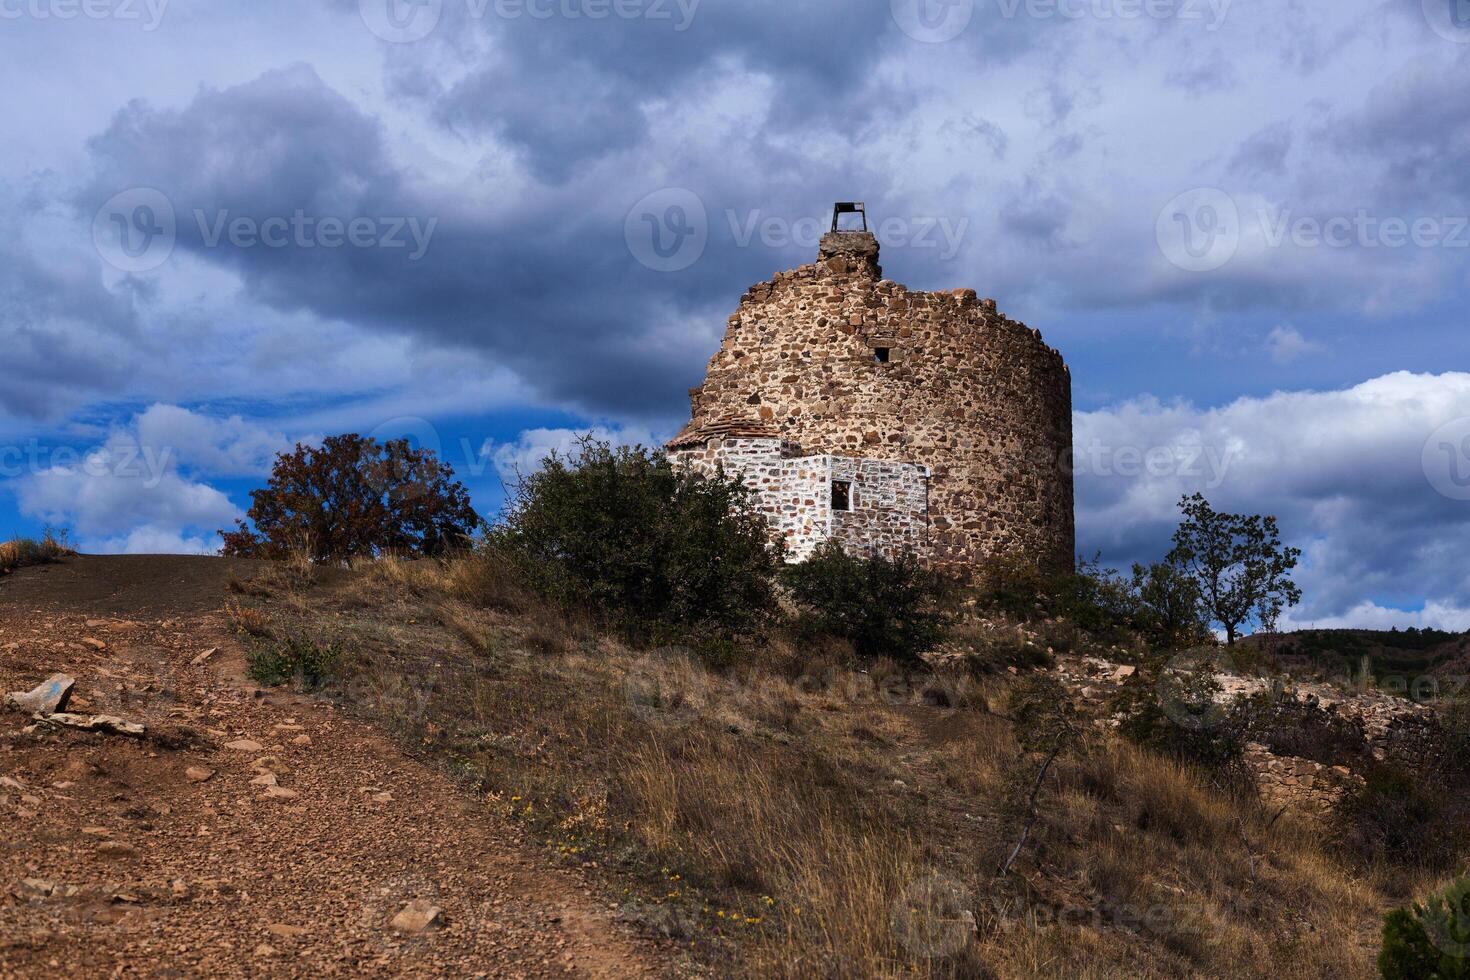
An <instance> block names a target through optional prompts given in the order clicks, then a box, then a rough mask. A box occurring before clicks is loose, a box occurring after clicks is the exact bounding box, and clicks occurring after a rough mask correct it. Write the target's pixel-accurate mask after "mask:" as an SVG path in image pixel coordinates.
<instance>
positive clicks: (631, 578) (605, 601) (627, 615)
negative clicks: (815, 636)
mask: <svg viewBox="0 0 1470 980" xmlns="http://www.w3.org/2000/svg"><path fill="white" fill-rule="evenodd" d="M488 546H489V547H492V548H494V549H497V550H498V551H499V552H500V553H502V554H504V555H506V556H508V557H510V558H511V559H512V560H513V561H514V562H515V563H516V564H517V566H518V567H519V568H520V570H521V572H522V574H523V575H524V576H525V578H526V580H527V582H528V583H529V584H530V585H531V586H532V587H533V588H535V589H536V591H538V592H540V593H542V594H544V595H547V596H549V597H550V598H552V599H553V600H555V601H557V602H559V603H561V604H564V605H566V606H569V607H576V608H578V609H584V610H589V611H591V612H592V613H593V614H594V615H596V616H597V617H598V618H600V619H601V620H602V621H603V622H605V623H606V624H608V625H610V626H612V627H614V628H616V629H618V630H620V631H621V632H622V633H623V634H624V635H625V636H626V637H627V638H628V639H629V640H631V641H632V642H635V643H656V642H679V643H685V644H688V645H690V646H693V647H695V648H697V649H699V650H700V651H701V652H703V653H705V654H706V655H707V656H710V657H713V658H716V659H723V658H726V657H727V656H728V655H729V653H730V650H731V649H732V647H731V641H732V640H733V638H734V637H735V636H736V635H737V634H743V633H746V632H750V631H757V632H758V631H760V630H761V629H762V628H763V627H764V626H765V625H766V623H767V621H768V620H769V618H770V617H771V615H772V614H773V613H774V611H775V608H776V598H775V591H774V583H775V575H776V569H777V567H778V566H779V565H780V562H781V558H780V551H779V549H778V548H776V547H774V546H773V545H772V542H771V535H770V527H769V525H768V524H767V523H766V520H765V518H763V517H762V516H761V515H760V514H759V513H758V512H757V511H756V509H755V504H754V501H753V498H752V494H751V492H750V491H749V490H748V489H747V488H746V487H745V486H744V485H743V484H741V483H740V482H739V481H738V480H733V479H725V478H723V477H721V478H718V479H703V478H701V477H699V476H696V475H693V474H690V473H686V472H683V471H679V470H675V469H674V468H673V467H672V466H671V465H670V463H669V461H668V460H667V459H666V458H665V457H664V456H663V455H661V454H659V453H655V452H650V451H649V450H646V449H644V448H643V447H641V446H639V447H632V448H629V447H621V448H618V449H616V450H615V449H612V448H611V447H610V446H609V445H608V444H607V443H605V442H600V441H598V440H595V439H591V438H584V439H583V440H582V441H581V442H580V443H579V445H578V447H577V449H576V450H574V451H573V453H572V454H571V455H570V456H569V457H562V456H560V455H559V454H556V453H553V454H552V455H551V456H550V457H548V458H547V459H546V460H545V461H544V462H543V463H542V466H541V469H539V470H538V471H537V472H535V473H533V474H531V475H530V476H528V477H526V478H524V479H523V480H521V482H520V483H519V484H518V485H517V486H516V487H515V488H514V489H513V491H512V496H511V500H510V502H509V504H508V506H507V509H506V513H505V514H504V515H503V517H502V518H501V520H500V521H499V522H498V523H497V524H496V526H495V527H493V528H491V529H490V532H489V535H488Z"/></svg>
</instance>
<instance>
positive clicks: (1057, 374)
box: [690, 232, 1074, 576]
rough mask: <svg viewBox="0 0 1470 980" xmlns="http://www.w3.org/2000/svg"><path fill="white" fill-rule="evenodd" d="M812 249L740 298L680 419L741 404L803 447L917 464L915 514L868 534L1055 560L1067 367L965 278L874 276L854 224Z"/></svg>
mask: <svg viewBox="0 0 1470 980" xmlns="http://www.w3.org/2000/svg"><path fill="white" fill-rule="evenodd" d="M818 258H819V260H818V262H817V263H815V264H813V265H804V266H801V267H800V268H797V269H794V270H791V271H789V272H782V273H779V274H778V275H777V276H776V277H775V278H774V279H771V280H769V281H767V282H763V283H759V284H757V285H756V286H753V287H752V288H751V289H750V291H749V292H747V293H746V294H745V295H744V296H743V297H742V298H741V301H740V308H739V310H738V311H737V312H736V313H735V314H734V315H733V316H731V317H730V319H729V322H728V326H727V329H726V332H725V337H724V340H723V342H722V343H721V345H720V349H719V351H718V352H717V353H716V354H715V355H714V356H713V357H712V358H711V359H710V362H709V369H708V373H707V375H706V377H705V381H704V384H703V385H702V386H701V387H699V388H696V389H693V390H691V392H690V400H691V404H692V410H693V411H692V414H693V420H692V422H691V423H690V429H691V430H692V429H697V428H698V427H699V426H700V425H702V424H705V423H707V422H709V421H711V420H714V419H718V418H722V417H726V418H728V417H744V418H748V419H751V420H754V421H760V422H764V423H766V424H768V425H770V426H771V427H772V428H773V429H774V430H776V431H777V432H778V433H779V434H780V436H781V437H782V438H783V439H786V440H788V441H791V442H794V443H797V444H799V445H800V446H801V447H802V449H803V451H804V452H807V453H814V454H828V455H834V456H841V457H850V458H864V459H874V460H886V461H891V460H899V459H901V460H909V461H913V463H914V464H916V465H920V466H927V467H928V468H929V472H930V477H929V479H928V481H927V497H928V499H927V511H928V523H927V527H925V528H924V529H923V533H922V534H919V533H918V532H917V530H916V529H914V528H907V527H905V528H897V527H895V528H893V529H892V530H891V531H890V532H885V534H880V535H878V537H879V538H880V541H881V544H880V546H884V547H886V546H887V542H889V541H893V542H897V541H900V540H902V541H911V540H919V541H922V545H923V550H922V551H921V552H920V554H921V557H924V558H927V559H928V560H929V561H930V563H931V564H933V565H935V566H938V567H941V568H944V569H946V570H949V571H953V572H956V573H958V574H961V575H966V576H969V575H972V574H973V573H974V571H975V570H976V565H977V563H978V562H980V561H982V560H983V559H985V558H986V557H987V556H990V555H997V554H1003V555H1019V556H1021V557H1023V558H1026V559H1028V560H1030V561H1032V562H1034V563H1036V564H1039V565H1041V566H1043V567H1048V568H1070V567H1071V566H1072V562H1073V549H1074V537H1073V520H1072V479H1071V444H1072V417H1071V409H1072V406H1071V379H1070V375H1069V374H1068V371H1067V368H1066V365H1065V364H1063V362H1062V358H1061V355H1059V354H1058V353H1057V352H1056V351H1055V350H1053V349H1052V348H1050V347H1048V346H1047V345H1046V344H1045V343H1043V342H1042V340H1041V335H1040V334H1039V333H1038V332H1037V331H1035V330H1032V329H1030V328H1028V327H1026V326H1025V325H1024V324H1021V323H1018V322H1016V321H1014V320H1011V319H1008V318H1007V317H1005V316H1004V315H1002V314H1001V313H999V312H997V311H996V308H995V303H994V301H993V300H981V299H977V297H976V294H975V291H974V290H970V289H962V290H955V291H953V292H915V291H911V290H909V289H907V288H906V287H904V286H902V285H899V284H898V283H895V282H891V281H889V280H887V279H884V278H883V276H882V271H881V269H880V268H879V266H878V261H877V260H878V243H877V241H876V240H875V239H874V238H873V236H872V235H870V234H867V233H865V232H839V233H835V234H832V235H828V236H825V237H824V238H823V240H822V247H821V250H820V252H819V257H818ZM878 348H884V349H886V351H887V360H886V362H885V361H882V360H881V359H880V358H879V357H878V356H877V355H876V353H875V352H876V350H877V349H878ZM820 497H821V495H815V496H813V497H812V498H811V499H820ZM803 499H806V498H803ZM851 520H853V519H844V520H842V521H839V522H838V528H839V533H845V532H846V525H847V524H848V523H849V522H850V521H851ZM853 533H854V534H858V532H853ZM858 536H859V537H861V536H862V535H861V534H858Z"/></svg>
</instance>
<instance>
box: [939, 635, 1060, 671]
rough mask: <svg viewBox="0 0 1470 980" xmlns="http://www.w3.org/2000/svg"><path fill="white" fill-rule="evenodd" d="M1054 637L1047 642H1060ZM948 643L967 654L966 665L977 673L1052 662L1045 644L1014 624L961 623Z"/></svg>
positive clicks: (1042, 665)
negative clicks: (1009, 625) (1005, 625)
mask: <svg viewBox="0 0 1470 980" xmlns="http://www.w3.org/2000/svg"><path fill="white" fill-rule="evenodd" d="M1054 639H1056V637H1051V636H1048V637H1047V642H1048V643H1049V644H1051V645H1053V646H1056V644H1055V643H1053V642H1052V641H1053V640H1054ZM948 646H949V647H953V648H955V649H957V650H959V651H960V652H961V653H963V654H964V656H965V667H966V668H967V669H968V670H969V671H970V673H972V674H974V675H976V676H977V677H978V676H983V675H986V674H998V673H1000V672H1002V671H1004V670H1005V669H1006V668H1008V667H1015V668H1016V669H1018V670H1020V669H1024V668H1028V667H1045V666H1047V665H1048V664H1050V663H1051V657H1050V656H1048V655H1047V652H1046V648H1045V647H1044V646H1041V645H1039V644H1037V643H1036V642H1034V641H1033V640H1031V639H1030V638H1029V637H1027V636H1026V635H1025V633H1024V632H1023V631H1021V630H1020V629H1017V628H1014V627H1010V628H1008V627H1004V626H1002V627H989V626H982V625H981V624H979V623H972V622H970V623H961V624H959V625H957V626H955V627H954V628H953V629H952V630H951V631H950V635H949V639H948ZM1057 649H1062V647H1057Z"/></svg>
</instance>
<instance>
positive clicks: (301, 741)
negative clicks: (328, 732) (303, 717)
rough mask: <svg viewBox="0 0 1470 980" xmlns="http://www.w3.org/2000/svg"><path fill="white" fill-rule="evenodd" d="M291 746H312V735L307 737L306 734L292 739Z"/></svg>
mask: <svg viewBox="0 0 1470 980" xmlns="http://www.w3.org/2000/svg"><path fill="white" fill-rule="evenodd" d="M291 744H292V745H310V744H311V736H310V735H305V734H303V735H297V736H296V737H295V738H293V739H291Z"/></svg>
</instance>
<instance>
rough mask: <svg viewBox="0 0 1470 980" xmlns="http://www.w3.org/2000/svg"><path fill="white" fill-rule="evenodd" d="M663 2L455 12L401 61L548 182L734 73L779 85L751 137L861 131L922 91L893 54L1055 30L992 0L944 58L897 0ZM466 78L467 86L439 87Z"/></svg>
mask: <svg viewBox="0 0 1470 980" xmlns="http://www.w3.org/2000/svg"><path fill="white" fill-rule="evenodd" d="M570 6H571V7H572V8H574V9H576V8H579V7H580V6H582V5H581V4H579V3H576V2H572V3H571V4H570ZM641 6H642V7H649V6H650V5H649V4H643V5H641ZM652 6H655V7H657V8H659V9H661V10H663V11H666V12H668V13H669V14H670V16H669V17H668V18H666V19H664V18H659V19H654V18H650V17H616V16H611V17H605V18H603V19H595V20H594V19H590V18H587V17H585V16H581V17H564V16H563V17H550V18H535V17H531V16H529V15H525V14H522V15H519V16H514V17H502V16H495V15H494V13H493V11H494V9H495V4H493V3H491V4H490V6H489V7H488V8H487V13H485V14H484V15H476V14H475V13H474V10H475V9H476V8H475V5H472V4H458V3H447V4H446V5H445V7H444V15H443V20H442V21H441V23H440V25H439V27H438V29H437V30H436V31H435V33H434V34H433V35H432V36H431V37H430V38H429V39H428V40H427V41H425V42H424V47H423V49H422V50H417V49H415V50H408V51H397V50H395V51H394V52H392V54H393V56H394V57H393V58H392V61H391V65H392V71H391V79H392V84H393V87H394V90H395V92H396V93H397V94H398V95H400V96H402V97H405V98H408V99H411V100H414V101H416V102H420V103H422V104H423V105H425V106H426V107H427V108H428V109H429V111H430V113H431V114H432V116H433V118H435V119H437V120H439V121H440V122H441V123H443V124H444V125H446V126H449V127H451V128H453V129H456V130H475V131H481V132H489V133H494V134H496V135H497V136H499V137H501V138H503V139H505V140H508V141H509V142H510V143H512V144H513V145H514V146H516V147H517V148H518V149H519V150H520V151H521V152H522V153H523V154H524V156H525V159H526V160H527V162H528V164H529V165H530V166H531V168H532V170H533V172H534V173H535V174H536V176H538V177H539V178H540V179H542V180H546V181H549V182H553V183H555V182H560V181H563V180H565V179H567V178H568V177H570V176H572V175H574V174H576V173H578V172H581V171H583V170H585V169H586V168H587V167H588V166H590V165H591V164H593V163H595V162H596V161H597V160H600V159H603V158H606V157H608V156H609V155H612V154H616V153H618V152H620V151H622V150H625V149H627V148H629V147H632V146H636V145H637V144H638V143H640V142H641V141H642V140H643V139H644V138H645V137H646V136H647V133H648V125H649V123H648V122H647V120H646V118H645V116H644V114H643V112H642V111H641V110H642V108H643V107H644V106H646V105H648V104H650V103H659V102H662V101H666V100H681V99H689V98H690V97H691V95H692V93H695V92H698V91H700V90H701V89H702V88H703V87H704V86H705V85H707V84H708V83H710V82H711V81H712V80H714V79H717V78H718V77H720V76H721V75H723V74H725V73H729V72H735V73H738V74H740V75H743V76H746V77H748V78H749V79H750V82H751V84H759V83H761V82H765V83H768V84H769V87H770V103H769V107H768V110H767V115H766V118H765V119H763V121H762V125H761V130H762V132H761V133H759V134H757V133H751V134H749V135H750V136H751V137H752V138H769V137H771V136H779V135H800V134H801V133H803V132H820V131H823V130H826V129H836V130H839V131H842V132H846V133H852V134H861V133H862V132H863V131H864V130H865V129H867V128H868V127H871V126H873V125H874V124H875V123H876V122H877V121H879V120H888V121H892V120H894V119H896V118H901V117H902V115H903V114H904V113H906V112H907V111H908V109H910V108H911V107H912V106H913V105H914V103H915V99H916V96H917V95H918V94H919V93H918V91H917V86H915V85H913V83H909V84H897V85H895V84H894V81H895V79H894V78H893V76H892V75H891V74H889V73H886V72H884V71H883V70H882V69H883V67H884V65H885V62H886V61H887V60H889V59H892V58H894V57H895V56H897V57H905V56H914V55H923V54H925V53H929V52H932V53H934V54H935V55H940V54H942V55H943V56H944V57H946V58H960V59H961V60H964V61H968V62H969V63H971V64H973V63H976V62H977V61H979V60H980V59H984V61H985V62H987V63H1002V64H1003V63H1005V62H1008V61H1010V60H1011V59H1013V58H1016V57H1019V56H1020V55H1021V54H1023V53H1024V52H1025V51H1026V50H1028V49H1029V48H1030V47H1031V46H1032V44H1033V43H1034V42H1035V38H1036V37H1037V35H1038V33H1039V30H1040V29H1041V28H1042V27H1043V26H1044V25H1041V24H1039V23H1037V22H1034V21H1031V20H1028V19H1027V18H1024V17H1021V18H1010V19H1007V18H1002V17H1001V16H999V14H998V12H997V10H995V9H992V7H991V5H988V4H979V5H977V6H976V9H975V10H974V13H973V20H972V22H971V23H970V24H969V25H968V27H967V29H966V30H965V31H964V32H963V33H962V34H961V35H960V36H959V37H957V38H956V39H955V40H954V41H953V42H951V43H950V44H947V45H944V46H942V48H943V50H942V51H941V50H940V48H939V47H935V46H930V45H926V44H923V43H921V42H919V41H916V40H914V39H913V38H911V37H909V36H906V35H905V34H904V33H903V31H902V30H900V29H899V27H898V25H897V23H896V20H895V16H894V14H893V12H892V10H891V9H890V4H889V3H887V2H876V3H856V4H855V3H849V2H846V0H821V2H809V3H790V2H789V0H744V2H738V3H737V2H717V0H705V2H699V0H684V3H683V4H679V3H676V2H674V0H668V2H664V3H660V4H657V5H652ZM686 13H687V18H686ZM686 24H687V26H683V27H682V29H681V25H686ZM425 52H430V54H425ZM431 66H432V67H431ZM450 66H452V68H451V67H450ZM446 69H448V70H446ZM456 70H457V72H458V73H459V75H460V77H458V78H457V79H455V80H454V81H452V82H440V81H438V80H437V78H438V77H439V76H443V75H453V74H455V73H456ZM1054 94H1055V95H1056V97H1058V98H1064V96H1063V95H1062V93H1060V92H1057V93H1054ZM710 111H711V112H715V113H717V112H719V111H720V109H719V107H717V106H714V105H711V106H710Z"/></svg>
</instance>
